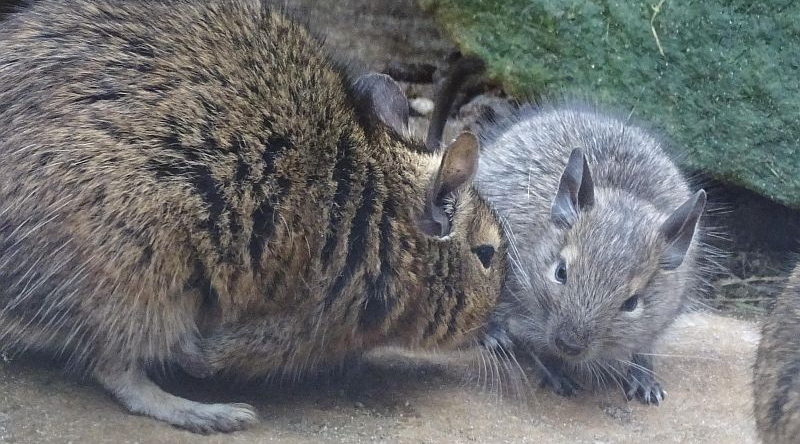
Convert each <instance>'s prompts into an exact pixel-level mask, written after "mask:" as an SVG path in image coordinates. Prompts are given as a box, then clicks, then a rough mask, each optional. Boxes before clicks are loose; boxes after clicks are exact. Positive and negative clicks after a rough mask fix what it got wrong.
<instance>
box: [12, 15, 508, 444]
mask: <svg viewBox="0 0 800 444" xmlns="http://www.w3.org/2000/svg"><path fill="white" fill-rule="evenodd" d="M0 48H2V49H1V50H0V85H2V87H1V88H0V178H2V179H0V280H2V282H3V285H2V289H0V351H2V352H4V353H14V352H19V351H24V350H26V349H35V350H41V351H47V352H50V353H53V354H56V355H60V356H63V357H64V358H65V360H66V363H67V365H68V367H69V368H72V369H75V370H77V371H79V372H86V373H87V374H91V375H93V376H94V377H95V378H96V379H97V380H98V381H99V382H100V383H101V384H102V385H103V386H104V387H105V388H107V389H108V390H109V391H110V392H111V393H113V394H114V395H115V396H116V397H117V398H118V399H119V401H120V402H122V403H123V404H125V405H126V406H127V407H128V408H129V409H130V410H131V411H132V412H136V413H140V414H145V415H150V416H152V417H155V418H158V419H161V420H164V421H167V422H169V423H172V424H174V425H176V426H180V427H184V428H187V429H190V430H193V431H198V432H212V431H231V430H236V429H240V428H243V427H245V426H247V425H248V424H250V423H252V422H253V421H254V420H255V418H256V415H255V412H254V410H253V408H252V407H250V406H248V405H244V404H203V403H198V402H193V401H189V400H187V399H182V398H180V397H177V396H173V395H170V394H167V393H165V392H164V391H162V390H161V389H160V388H159V387H157V386H156V385H155V384H154V383H153V382H152V381H151V380H150V379H148V377H147V375H146V370H147V369H148V368H152V367H160V366H162V365H173V364H175V365H179V366H181V367H182V368H183V369H184V370H186V371H187V372H189V373H190V374H193V375H195V376H198V377H207V376H210V375H213V374H216V373H219V372H224V373H230V374H231V375H240V376H243V377H244V378H255V377H260V376H269V375H276V374H277V375H280V374H287V375H296V374H299V373H303V372H307V371H312V370H314V369H317V368H322V367H324V366H327V365H338V364H341V363H342V362H343V361H344V360H345V359H346V358H347V357H350V356H353V355H357V354H358V353H359V352H363V351H366V350H369V349H370V348H373V347H376V346H381V345H395V346H402V347H409V348H424V349H437V350H443V349H448V348H457V347H462V346H466V345H469V344H473V343H477V342H478V341H480V340H482V335H483V334H484V333H485V328H484V326H485V325H486V324H487V319H488V317H489V315H490V313H491V312H492V311H493V310H494V309H495V306H496V301H497V299H498V296H499V294H500V291H501V285H502V282H503V281H504V279H505V260H506V252H505V243H504V240H503V236H502V231H501V227H500V225H499V223H498V220H497V218H496V217H495V215H494V214H493V213H492V211H491V210H490V208H489V207H488V206H487V204H486V203H485V202H484V201H483V200H482V199H481V198H480V196H479V195H478V194H477V193H476V191H475V190H474V189H473V188H472V186H471V182H472V178H473V176H474V174H475V171H476V168H477V166H478V154H479V153H478V145H477V140H476V138H475V137H474V136H472V135H470V134H466V133H465V134H463V135H462V136H460V137H459V138H458V139H457V140H456V141H455V142H453V143H452V144H451V145H450V146H449V147H448V148H447V149H445V150H444V151H443V152H442V153H440V154H428V153H426V152H425V150H424V146H423V145H422V144H421V143H417V142H415V141H412V140H410V139H409V138H408V137H407V134H408V130H407V128H406V125H407V117H408V108H407V103H406V100H405V97H404V96H403V94H402V92H401V90H400V88H399V87H398V86H397V85H396V84H395V83H394V82H393V81H392V80H391V79H389V78H388V77H386V76H383V75H379V74H375V73H363V74H362V75H355V74H356V73H355V71H352V70H350V69H347V68H346V66H344V65H342V64H340V63H337V62H335V61H334V59H332V58H331V56H330V55H328V54H327V53H326V51H325V50H324V48H323V47H322V45H321V44H320V42H319V41H318V40H317V39H315V38H314V37H313V36H312V35H311V34H310V33H309V32H308V31H307V30H306V28H304V27H303V26H301V25H300V24H298V23H297V22H295V21H293V20H291V19H289V18H287V17H286V16H285V15H284V14H283V13H281V11H279V10H276V9H273V8H272V7H270V6H268V5H267V3H266V2H264V1H260V0H227V1H221V0H220V1H180V0H177V1H146V0H134V1H124V2H122V1H111V0H95V1H89V0H65V1H57V2H50V1H40V2H35V3H33V4H32V5H30V6H28V7H26V8H25V9H24V10H22V11H20V12H17V13H15V14H11V15H10V16H8V18H7V19H6V20H5V21H4V22H3V23H2V24H0Z"/></svg>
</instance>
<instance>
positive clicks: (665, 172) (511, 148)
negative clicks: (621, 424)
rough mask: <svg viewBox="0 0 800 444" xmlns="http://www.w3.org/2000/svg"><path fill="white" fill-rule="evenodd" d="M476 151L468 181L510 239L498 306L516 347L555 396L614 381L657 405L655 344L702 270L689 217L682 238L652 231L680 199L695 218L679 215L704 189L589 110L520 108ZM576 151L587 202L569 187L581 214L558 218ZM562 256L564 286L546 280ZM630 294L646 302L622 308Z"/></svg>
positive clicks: (648, 142)
mask: <svg viewBox="0 0 800 444" xmlns="http://www.w3.org/2000/svg"><path fill="white" fill-rule="evenodd" d="M483 145H484V151H483V153H482V156H481V160H480V162H481V165H480V168H479V173H478V176H477V178H476V184H477V185H478V189H479V191H480V192H481V193H482V194H483V195H484V196H485V197H486V198H487V200H489V201H490V202H491V203H492V204H493V205H494V207H495V209H496V210H497V211H498V212H499V213H500V215H501V217H502V218H503V219H504V220H505V223H506V229H507V232H508V235H509V238H511V239H512V246H511V248H510V255H511V256H510V262H511V263H512V273H510V276H509V279H508V281H507V284H506V288H505V294H504V296H503V302H502V304H501V306H500V311H499V318H500V319H501V322H502V323H504V324H505V325H506V328H507V330H508V333H509V335H510V336H511V338H512V340H513V341H514V342H515V343H516V344H517V345H519V346H520V347H521V348H523V349H526V350H529V351H531V352H532V353H533V354H534V355H535V356H534V357H535V358H536V359H537V361H539V362H540V364H541V366H542V370H543V371H544V373H545V376H546V378H547V379H548V380H549V381H548V382H549V383H551V385H553V388H555V389H556V390H557V391H560V392H562V393H570V392H571V391H572V389H573V388H574V386H575V385H576V384H575V381H573V379H575V380H578V381H580V383H582V384H585V383H587V382H591V381H597V379H600V380H601V381H602V380H604V379H605V380H608V377H609V376H611V377H612V378H613V379H615V380H617V381H618V382H619V381H621V382H623V383H625V384H626V387H625V389H626V391H627V394H628V396H629V397H630V396H633V395H636V396H638V397H639V398H640V399H641V400H642V401H644V402H655V403H658V402H660V400H661V399H662V398H663V395H664V393H663V391H662V390H661V388H660V387H659V386H658V383H657V382H655V380H654V379H653V378H652V377H651V376H652V375H653V373H652V370H651V368H650V367H651V362H650V361H651V359H650V356H649V355H650V353H651V347H652V345H653V342H654V341H655V340H656V338H657V337H658V336H659V335H660V334H661V333H662V332H663V331H664V329H665V328H666V327H667V326H669V325H670V324H671V323H672V322H673V320H674V319H675V318H676V316H677V315H678V313H679V312H680V311H681V310H682V308H683V307H684V301H685V299H686V297H687V295H689V294H690V293H691V292H692V291H694V290H695V289H696V288H697V287H698V284H699V283H700V282H701V279H700V278H701V274H702V272H701V268H702V267H700V266H699V265H698V257H699V255H700V254H701V250H702V248H701V246H700V245H701V242H700V241H699V239H698V238H699V237H700V236H698V235H694V236H692V234H694V230H693V229H694V222H695V221H696V218H695V219H694V220H692V219H691V218H690V219H689V220H683V219H681V221H683V222H686V226H678V229H677V230H672V231H671V234H672V235H675V234H676V233H677V231H680V233H681V234H682V235H683V236H684V237H682V238H680V239H678V240H676V237H675V236H672V237H670V236H668V235H667V234H664V233H666V232H667V231H669V230H666V228H671V227H665V229H660V227H662V225H663V224H664V223H665V222H666V221H667V220H668V218H669V216H670V215H671V214H673V212H675V211H676V209H678V208H679V207H681V206H682V205H684V204H687V207H685V208H684V210H685V211H683V213H681V214H680V215H679V216H682V215H685V214H684V213H686V214H688V213H691V212H690V211H687V210H686V208H689V209H690V210H697V208H698V207H699V210H700V211H701V212H702V209H703V208H702V206H703V205H704V204H705V194H704V193H703V192H698V193H697V194H695V195H693V194H692V193H691V191H690V188H689V185H688V183H687V181H686V179H685V178H684V176H683V175H682V174H681V172H680V171H679V170H678V168H677V167H676V166H675V165H674V163H673V162H672V161H671V160H670V158H669V157H668V156H667V155H666V154H665V152H664V149H663V147H662V144H661V143H660V142H659V141H658V140H657V139H655V138H654V137H652V136H651V135H650V134H648V133H647V132H646V131H644V130H643V129H641V128H638V127H636V126H632V125H630V124H628V123H627V122H626V121H625V120H623V119H620V118H616V117H613V116H610V115H608V114H605V113H603V112H600V111H596V110H593V109H591V108H588V107H579V106H563V107H544V108H534V107H533V106H530V105H527V106H524V107H522V108H521V109H520V110H519V111H518V112H517V113H516V116H515V117H514V118H513V119H511V120H510V121H508V122H506V123H505V124H503V125H497V126H494V127H491V126H490V127H489V128H488V130H487V131H486V132H485V133H484V134H483ZM576 149H579V150H580V151H582V153H583V155H584V156H585V158H586V161H587V162H588V164H587V165H588V169H586V170H584V169H583V168H580V166H581V165H577V166H576V168H577V169H576V168H570V169H568V170H567V172H568V173H569V172H570V171H572V173H571V175H572V176H574V177H573V178H572V180H573V182H574V181H578V182H580V181H581V180H583V181H584V182H586V177H585V176H586V175H587V173H590V180H589V183H588V185H587V186H588V187H591V188H593V199H591V200H592V201H591V202H590V204H589V205H583V206H581V205H580V204H579V203H580V201H581V200H582V199H583V200H586V199H587V197H580V196H583V195H584V194H585V193H584V191H583V189H580V190H579V189H578V188H577V185H578V184H577V183H573V184H572V189H571V191H572V193H573V194H574V196H572V202H574V203H578V204H579V205H577V207H578V208H577V209H575V211H576V212H577V213H579V214H577V218H574V219H573V220H571V219H570V218H566V219H564V218H563V217H564V215H565V214H566V215H568V214H569V211H568V209H567V210H564V207H569V206H570V204H569V202H570V198H569V195H568V194H569V191H570V189H569V187H568V186H567V185H569V183H568V182H569V180H567V182H563V181H562V173H564V171H565V168H566V167H567V164H568V161H569V159H570V158H571V154H573V152H574V150H576ZM572 158H573V159H575V160H576V161H578V160H580V158H579V157H578V156H575V155H573V156H572ZM581 171H584V173H583V176H584V177H583V178H582V177H581V174H580V172H581ZM569 175H570V174H567V175H565V178H567V176H569ZM567 179H568V178H567ZM565 183H566V185H565ZM560 184H561V186H562V189H564V190H565V191H564V193H566V194H565V195H564V198H563V199H561V204H560V203H559V199H557V198H556V196H557V195H558V194H559V192H558V191H557V190H559V186H560ZM564 187H567V188H564ZM581 187H583V185H581ZM565 202H566V204H565ZM693 202H695V203H697V204H698V205H694V204H693ZM562 206H564V207H562ZM584 207H585V208H584ZM562 210H563V211H567V212H566V213H564V212H563V211H562ZM691 214H694V213H691ZM554 218H555V219H554ZM564 221H567V222H568V223H563V222H564ZM559 222H562V223H559ZM668 225H669V224H668ZM687 230H688V236H689V237H688V239H689V241H690V243H689V244H687V245H686V246H684V247H683V249H682V250H683V251H684V252H685V257H681V259H682V260H681V261H679V263H677V267H676V268H675V269H674V270H670V269H668V268H669V267H667V266H665V264H664V263H663V261H662V259H663V257H664V255H665V254H668V253H669V252H670V251H677V252H680V251H681V245H680V244H679V241H680V240H681V239H685V235H686V234H687ZM668 237H669V238H668ZM687 250H688V251H687ZM559 257H563V258H564V259H566V264H567V280H566V283H565V284H563V285H561V284H559V283H557V282H556V281H554V280H553V277H552V276H553V273H554V270H555V269H556V267H557V262H558V260H559ZM673 259H675V258H673ZM673 264H675V261H673ZM634 294H639V295H641V296H643V299H639V301H638V304H639V305H638V306H637V308H636V309H635V310H634V311H632V312H626V311H624V310H621V307H622V305H623V304H624V303H625V301H626V300H628V299H629V298H631V297H632V296H633V295H634ZM557 343H560V344H562V348H564V347H566V349H568V350H570V351H571V352H572V353H565V352H564V351H563V350H559V347H557V345H556V344H557ZM560 371H564V373H563V374H560Z"/></svg>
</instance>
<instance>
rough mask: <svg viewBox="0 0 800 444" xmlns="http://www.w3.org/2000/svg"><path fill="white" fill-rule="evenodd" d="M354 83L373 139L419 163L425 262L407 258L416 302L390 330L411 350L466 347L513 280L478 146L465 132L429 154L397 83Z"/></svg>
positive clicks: (417, 225)
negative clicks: (485, 192)
mask: <svg viewBox="0 0 800 444" xmlns="http://www.w3.org/2000/svg"><path fill="white" fill-rule="evenodd" d="M354 85H355V95H356V99H357V103H358V104H359V105H358V106H359V107H360V111H361V114H362V115H363V116H365V117H366V118H364V119H362V120H364V121H365V122H364V123H365V127H366V128H367V129H368V132H370V133H371V134H370V135H369V136H368V137H370V138H371V139H372V140H373V142H374V143H392V144H398V143H399V144H401V145H403V147H402V149H401V150H400V151H402V153H401V154H402V156H403V157H406V156H407V157H406V158H411V159H413V160H412V161H411V163H412V164H414V165H416V168H415V170H416V173H415V174H417V175H418V177H416V178H415V179H413V180H414V181H416V182H417V183H416V186H415V187H414V188H415V190H417V191H416V192H417V193H418V196H419V200H418V201H417V205H416V206H415V208H414V209H413V211H412V212H413V214H411V215H410V216H411V219H412V225H413V229H414V230H416V233H415V237H416V238H417V239H418V242H417V245H416V250H415V251H416V253H417V254H418V255H419V257H414V258H408V261H409V266H408V267H407V268H408V270H398V271H400V272H403V273H406V274H405V276H406V278H405V280H406V283H407V284H408V286H407V287H406V292H407V293H409V294H413V295H414V296H412V298H409V299H407V301H406V304H407V305H409V307H407V308H406V309H405V310H404V311H405V314H404V315H402V317H401V318H400V319H399V320H398V322H396V323H395V325H393V326H390V327H388V329H389V330H390V331H391V332H392V333H394V334H393V336H395V337H400V338H407V339H408V340H409V343H406V344H405V345H411V346H421V347H424V348H433V347H442V348H446V347H453V346H460V345H466V344H468V343H469V341H468V339H472V338H475V337H478V336H479V335H481V334H482V333H483V331H484V327H485V326H486V323H487V319H488V317H489V315H490V314H491V313H492V312H493V310H494V309H495V308H496V304H497V300H498V298H499V295H500V293H501V288H502V285H503V282H504V281H505V276H506V242H505V237H504V234H503V230H502V228H501V226H500V222H499V220H498V217H497V215H496V213H495V212H494V211H492V209H491V208H490V206H489V205H488V204H487V202H486V201H485V200H484V199H483V198H482V197H481V196H480V195H479V194H478V192H477V191H476V190H475V188H474V186H473V178H474V177H475V174H476V171H477V168H478V163H479V162H478V159H479V151H480V150H479V146H478V140H477V138H476V137H475V136H474V135H472V134H470V133H462V134H461V135H460V136H459V137H457V138H456V139H455V140H454V141H453V142H452V143H450V144H449V145H448V146H447V147H445V148H443V149H442V150H440V151H438V152H435V153H430V152H427V151H426V150H425V148H424V146H423V145H422V144H421V143H418V142H416V141H411V140H409V138H408V137H407V136H408V134H409V133H410V131H409V130H408V102H407V100H406V98H405V95H404V94H403V92H402V90H401V89H400V87H399V86H398V85H397V84H396V83H395V82H394V81H393V80H392V79H391V78H389V77H388V76H386V75H383V74H375V73H368V74H365V75H363V76H361V77H359V78H358V79H357V80H356V82H355V83H354ZM395 154H398V153H395ZM397 163H398V164H399V162H397ZM420 177H421V178H422V179H423V180H422V181H419V178H420ZM414 298H416V300H415V299H414ZM396 329H402V330H403V333H398V331H397V330H396Z"/></svg>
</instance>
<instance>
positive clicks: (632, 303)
mask: <svg viewBox="0 0 800 444" xmlns="http://www.w3.org/2000/svg"><path fill="white" fill-rule="evenodd" d="M638 305H639V295H638V294H635V295H633V296H631V297H629V298H628V299H626V300H625V302H623V303H622V307H620V310H622V311H633V310H636V307H637V306H638Z"/></svg>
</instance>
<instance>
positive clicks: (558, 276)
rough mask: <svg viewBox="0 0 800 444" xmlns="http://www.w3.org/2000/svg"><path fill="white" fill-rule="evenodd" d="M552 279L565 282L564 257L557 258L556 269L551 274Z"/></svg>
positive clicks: (565, 265) (565, 268)
mask: <svg viewBox="0 0 800 444" xmlns="http://www.w3.org/2000/svg"><path fill="white" fill-rule="evenodd" d="M553 279H555V280H556V282H558V283H559V284H566V283H567V263H566V262H565V261H564V259H559V260H558V264H557V265H556V271H555V274H554V275H553Z"/></svg>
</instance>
